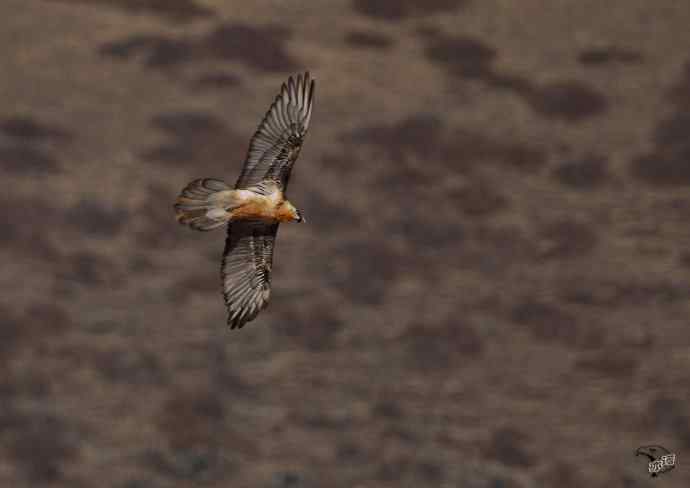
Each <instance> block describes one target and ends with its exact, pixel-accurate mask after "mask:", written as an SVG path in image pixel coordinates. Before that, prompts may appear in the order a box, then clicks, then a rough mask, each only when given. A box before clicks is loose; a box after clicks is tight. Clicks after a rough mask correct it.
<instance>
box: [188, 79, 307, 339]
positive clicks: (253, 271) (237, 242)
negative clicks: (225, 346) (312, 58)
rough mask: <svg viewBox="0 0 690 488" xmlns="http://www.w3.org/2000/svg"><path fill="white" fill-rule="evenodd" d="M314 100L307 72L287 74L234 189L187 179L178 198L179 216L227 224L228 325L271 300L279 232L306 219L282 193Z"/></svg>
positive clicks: (192, 223) (197, 223) (209, 225)
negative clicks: (291, 223)
mask: <svg viewBox="0 0 690 488" xmlns="http://www.w3.org/2000/svg"><path fill="white" fill-rule="evenodd" d="M313 99H314V81H313V80H311V79H310V77H309V73H308V72H307V73H305V74H304V75H299V76H297V79H296V80H295V79H293V77H290V78H289V79H288V81H287V83H283V86H282V88H281V90H280V93H279V94H278V95H277V96H276V98H275V100H274V101H273V104H271V107H270V108H269V109H268V112H266V115H265V116H264V118H263V120H262V121H261V123H260V124H259V128H258V129H257V131H256V133H255V134H254V136H253V137H252V139H251V142H250V144H249V151H248V153H247V158H246V161H245V163H244V167H243V168H242V173H241V174H240V177H239V178H238V180H237V183H236V184H235V188H234V189H232V188H230V187H229V186H228V185H227V184H225V183H224V182H223V181H220V180H216V179H213V178H202V179H197V180H194V181H192V182H191V183H189V184H188V185H187V186H186V187H185V188H184V189H183V190H182V192H181V193H180V195H179V196H178V197H177V201H176V202H175V212H176V217H177V221H178V222H180V223H181V224H184V225H188V226H189V227H191V228H192V229H195V230H200V231H209V230H212V229H216V228H218V227H221V226H223V225H227V238H226V240H225V249H224V251H223V262H222V265H221V279H222V286H223V296H224V297H225V305H226V307H227V310H228V325H229V326H230V328H232V329H235V328H241V327H242V326H244V324H246V323H247V322H249V321H250V320H253V319H254V318H255V317H256V316H257V315H258V313H259V312H260V311H261V310H263V309H264V308H265V307H266V305H267V304H268V299H269V296H270V293H271V267H272V263H273V247H274V245H275V239H276V233H277V232H278V226H279V225H280V223H281V222H303V221H304V219H303V218H302V215H301V214H300V212H299V211H298V210H297V208H295V206H294V205H292V203H290V202H289V201H288V200H287V197H286V196H285V192H286V190H287V186H288V181H289V180H290V173H291V171H292V167H293V165H294V164H295V161H297V158H298V156H299V152H300V149H301V148H302V143H303V142H304V137H305V136H306V134H307V130H308V129H309V120H310V119H311V112H312V106H313Z"/></svg>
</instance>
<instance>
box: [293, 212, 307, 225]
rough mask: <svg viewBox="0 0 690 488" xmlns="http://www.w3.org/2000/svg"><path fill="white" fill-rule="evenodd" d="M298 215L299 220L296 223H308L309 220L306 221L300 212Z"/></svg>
mask: <svg viewBox="0 0 690 488" xmlns="http://www.w3.org/2000/svg"><path fill="white" fill-rule="evenodd" d="M296 213H297V218H296V219H295V221H296V222H298V223H300V224H302V223H306V222H307V219H305V218H304V217H303V216H302V214H301V213H300V212H299V211H297V212H296Z"/></svg>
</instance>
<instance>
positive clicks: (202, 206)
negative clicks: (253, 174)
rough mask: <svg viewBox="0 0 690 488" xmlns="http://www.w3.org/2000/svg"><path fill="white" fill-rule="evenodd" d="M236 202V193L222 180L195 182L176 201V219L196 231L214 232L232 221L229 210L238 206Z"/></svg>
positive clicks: (205, 179) (199, 180)
mask: <svg viewBox="0 0 690 488" xmlns="http://www.w3.org/2000/svg"><path fill="white" fill-rule="evenodd" d="M235 200H236V192H235V191H234V190H232V189H231V188H230V187H229V186H228V185H226V184H225V183H224V182H222V181H220V180H216V179H213V178H201V179H198V180H194V181H192V182H191V183H189V184H188V185H187V186H186V187H185V188H184V190H182V192H181V193H180V195H179V196H178V197H177V200H176V201H175V205H174V207H175V214H176V218H177V221H178V222H179V223H180V224H183V225H188V226H190V227H191V228H192V229H195V230H201V231H207V230H213V229H216V228H218V227H220V226H222V225H223V224H225V223H226V222H228V220H230V217H231V215H230V212H228V210H229V209H232V208H233V207H236V206H237V205H238V203H237V202H236V201H235Z"/></svg>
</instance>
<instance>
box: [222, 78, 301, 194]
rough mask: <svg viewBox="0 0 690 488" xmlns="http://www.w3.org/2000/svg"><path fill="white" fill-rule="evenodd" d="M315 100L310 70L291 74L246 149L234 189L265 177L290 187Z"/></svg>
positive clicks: (247, 185) (284, 188)
mask: <svg viewBox="0 0 690 488" xmlns="http://www.w3.org/2000/svg"><path fill="white" fill-rule="evenodd" d="M313 100H314V80H311V79H310V77H309V73H308V72H307V73H304V75H299V76H297V80H295V79H294V78H293V77H290V78H289V79H288V81H287V83H283V85H282V87H281V89H280V93H279V94H278V96H276V98H275V100H274V101H273V103H272V104H271V107H270V108H269V109H268V112H266V115H265V116H264V118H263V120H262V121H261V124H259V128H258V129H257V131H256V133H255V134H254V136H253V137H252V140H251V143H250V144H249V151H248V152H247V160H246V162H245V164H244V168H243V169H242V174H241V175H240V177H239V178H238V180H237V183H236V185H235V188H247V187H249V186H252V185H255V184H257V183H259V182H260V181H262V180H264V179H273V180H275V181H277V182H278V183H280V185H281V188H282V190H283V191H285V190H286V189H287V184H288V180H289V179H290V173H291V171H292V166H293V165H294V164H295V161H297V158H298V157H299V152H300V149H301V147H302V143H303V142H304V137H305V136H306V134H307V130H308V129H309V121H310V120H311V112H312V107H313Z"/></svg>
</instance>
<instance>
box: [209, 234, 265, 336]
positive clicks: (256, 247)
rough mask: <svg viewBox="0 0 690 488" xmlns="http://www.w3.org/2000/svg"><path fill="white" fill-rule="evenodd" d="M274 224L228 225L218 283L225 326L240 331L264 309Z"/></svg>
mask: <svg viewBox="0 0 690 488" xmlns="http://www.w3.org/2000/svg"><path fill="white" fill-rule="evenodd" d="M277 232H278V224H266V223H263V222H260V221H238V222H232V223H231V224H230V225H228V235H227V238H226V240H225V250H224V251H223V263H222V266H221V280H222V282H223V297H224V298H225V306H226V307H227V310H228V325H229V326H230V328H231V329H236V328H241V327H243V326H244V324H246V323H247V322H249V321H251V320H253V319H254V318H255V317H256V316H257V315H258V313H259V312H260V311H261V310H263V309H264V308H265V307H266V305H268V299H269V297H270V294H271V268H272V266H273V247H274V244H275V238H276V234H277Z"/></svg>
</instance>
